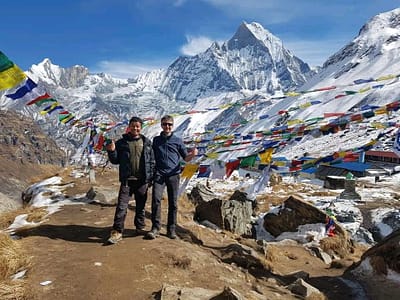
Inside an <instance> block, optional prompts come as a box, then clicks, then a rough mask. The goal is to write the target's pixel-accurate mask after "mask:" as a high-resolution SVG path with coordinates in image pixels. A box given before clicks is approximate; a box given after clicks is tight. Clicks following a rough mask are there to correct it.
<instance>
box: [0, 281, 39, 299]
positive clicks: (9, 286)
mask: <svg viewBox="0 0 400 300" xmlns="http://www.w3.org/2000/svg"><path fill="white" fill-rule="evenodd" d="M0 298H1V299H2V300H32V299H34V296H33V294H32V293H31V292H30V290H29V289H27V288H26V283H25V281H23V280H20V279H18V280H13V281H11V280H7V281H4V282H0Z"/></svg>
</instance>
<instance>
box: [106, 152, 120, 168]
mask: <svg viewBox="0 0 400 300" xmlns="http://www.w3.org/2000/svg"><path fill="white" fill-rule="evenodd" d="M107 154H108V159H109V160H110V162H111V163H112V164H115V165H118V164H119V157H118V152H117V151H116V150H114V151H107Z"/></svg>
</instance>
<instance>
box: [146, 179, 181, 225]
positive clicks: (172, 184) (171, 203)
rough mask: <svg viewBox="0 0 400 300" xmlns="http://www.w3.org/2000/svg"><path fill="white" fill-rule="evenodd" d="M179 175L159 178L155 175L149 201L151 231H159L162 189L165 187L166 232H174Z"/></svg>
mask: <svg viewBox="0 0 400 300" xmlns="http://www.w3.org/2000/svg"><path fill="white" fill-rule="evenodd" d="M179 180H180V175H179V174H177V175H173V176H160V175H156V177H155V179H154V183H153V195H152V201H151V222H152V224H153V225H152V229H156V230H160V229H161V200H162V195H163V192H164V188H165V187H167V194H168V223H167V230H168V231H175V228H176V216H177V213H178V189H179Z"/></svg>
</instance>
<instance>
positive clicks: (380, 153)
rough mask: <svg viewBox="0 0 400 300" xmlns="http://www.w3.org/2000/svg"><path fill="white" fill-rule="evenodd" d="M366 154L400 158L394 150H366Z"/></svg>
mask: <svg viewBox="0 0 400 300" xmlns="http://www.w3.org/2000/svg"><path fill="white" fill-rule="evenodd" d="M365 155H373V156H381V157H390V158H399V157H398V156H397V155H396V153H394V152H393V151H376V150H368V151H367V152H365Z"/></svg>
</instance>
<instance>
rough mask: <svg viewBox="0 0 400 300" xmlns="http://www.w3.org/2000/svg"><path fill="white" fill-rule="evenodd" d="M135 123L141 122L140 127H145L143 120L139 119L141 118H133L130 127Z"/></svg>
mask: <svg viewBox="0 0 400 300" xmlns="http://www.w3.org/2000/svg"><path fill="white" fill-rule="evenodd" d="M133 122H139V123H140V126H143V120H142V119H141V118H139V117H132V118H131V119H130V120H129V125H130V124H131V123H133Z"/></svg>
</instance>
